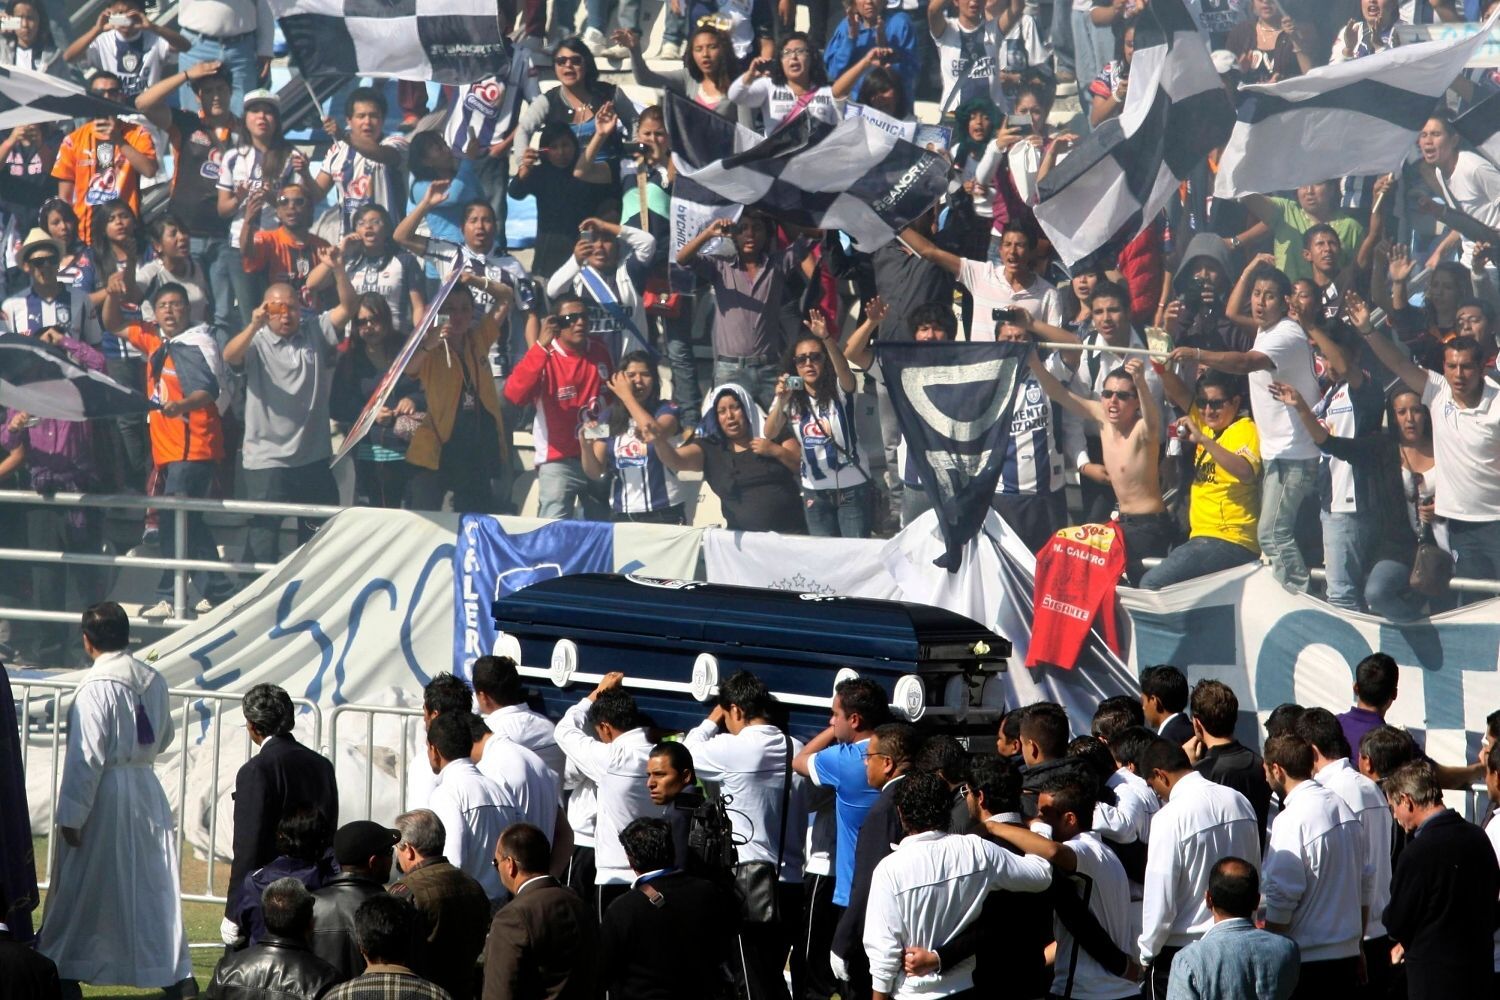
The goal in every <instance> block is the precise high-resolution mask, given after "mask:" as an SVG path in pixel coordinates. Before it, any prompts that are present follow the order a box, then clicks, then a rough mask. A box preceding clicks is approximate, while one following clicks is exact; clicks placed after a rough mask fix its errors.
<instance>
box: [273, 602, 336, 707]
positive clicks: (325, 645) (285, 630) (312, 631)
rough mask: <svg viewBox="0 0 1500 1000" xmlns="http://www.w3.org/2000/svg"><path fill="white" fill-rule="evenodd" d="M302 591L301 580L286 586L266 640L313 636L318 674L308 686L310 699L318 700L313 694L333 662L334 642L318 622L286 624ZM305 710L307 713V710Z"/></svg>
mask: <svg viewBox="0 0 1500 1000" xmlns="http://www.w3.org/2000/svg"><path fill="white" fill-rule="evenodd" d="M301 589H302V581H301V580H293V581H292V582H291V583H289V584H287V585H286V589H285V590H283V591H282V592H281V601H280V602H279V603H278V604H277V605H276V624H275V625H273V626H271V631H269V632H267V633H266V638H267V639H280V638H282V637H283V636H289V635H296V634H297V633H298V632H306V633H308V634H309V635H311V636H312V639H313V642H316V643H317V644H318V673H317V677H315V678H314V679H313V682H312V684H310V685H308V691H309V694H308V697H309V698H312V699H314V700H316V697H317V696H316V695H315V694H312V693H311V692H313V691H314V690H317V689H319V687H320V684H321V681H320V678H322V676H323V672H324V671H326V670H327V669H328V665H329V664H330V663H332V662H333V640H332V639H330V638H328V633H327V632H324V631H323V626H322V625H321V624H320V623H319V622H317V621H316V620H308V621H301V622H298V623H297V624H295V625H286V624H284V623H285V622H286V619H287V616H288V615H290V614H291V613H292V602H293V601H295V600H296V599H297V591H299V590H301ZM303 710H304V711H306V709H305V708H304V709H303Z"/></svg>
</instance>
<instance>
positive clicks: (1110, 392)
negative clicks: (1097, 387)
mask: <svg viewBox="0 0 1500 1000" xmlns="http://www.w3.org/2000/svg"><path fill="white" fill-rule="evenodd" d="M1099 398H1100V399H1134V398H1135V393H1133V392H1131V391H1130V390H1128V389H1104V390H1102V391H1101V392H1100V393H1099Z"/></svg>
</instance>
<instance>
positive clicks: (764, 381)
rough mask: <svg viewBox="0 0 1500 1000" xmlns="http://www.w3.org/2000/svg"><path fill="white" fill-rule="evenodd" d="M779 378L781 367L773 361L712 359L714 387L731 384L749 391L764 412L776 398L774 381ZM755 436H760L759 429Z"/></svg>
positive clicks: (756, 429) (756, 430)
mask: <svg viewBox="0 0 1500 1000" xmlns="http://www.w3.org/2000/svg"><path fill="white" fill-rule="evenodd" d="M779 378H781V365H780V364H778V363H777V362H775V361H743V360H740V359H738V358H734V359H731V358H715V359H714V385H715V386H721V385H723V384H724V383H726V382H733V383H735V384H736V385H739V386H741V387H742V388H744V389H746V390H747V391H749V393H750V395H751V397H752V398H753V399H754V400H755V401H756V402H757V403H759V404H760V405H761V408H762V409H765V410H769V409H770V408H771V400H772V399H774V398H775V396H776V380H777V379H779ZM755 434H756V436H757V437H758V436H759V435H760V428H759V427H757V428H755Z"/></svg>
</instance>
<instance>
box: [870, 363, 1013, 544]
mask: <svg viewBox="0 0 1500 1000" xmlns="http://www.w3.org/2000/svg"><path fill="white" fill-rule="evenodd" d="M1030 350H1031V345H1030V344H1026V343H1012V342H1009V341H999V342H995V343H969V344H965V343H954V342H944V341H928V342H916V341H913V342H909V343H900V342H897V343H888V342H881V343H878V344H876V345H875V356H876V358H877V359H878V360H879V362H880V371H881V374H882V377H883V378H884V379H885V385H886V388H887V389H888V390H889V391H890V395H891V405H892V406H893V407H895V410H896V422H897V423H898V424H900V425H901V435H902V436H903V437H904V438H905V439H906V447H907V452H908V454H909V455H910V456H911V460H912V463H913V465H915V466H916V469H917V477H918V478H919V479H920V480H921V481H922V488H923V489H925V490H926V491H927V495H928V497H930V498H931V499H932V505H933V508H934V509H935V510H936V511H937V515H938V527H939V528H940V529H941V530H942V533H943V541H944V542H945V543H946V547H947V551H946V553H945V554H944V556H943V557H942V558H941V559H940V560H938V565H939V566H942V567H943V568H945V569H947V570H948V571H949V572H954V571H956V570H957V569H958V563H959V554H960V552H961V551H962V550H963V547H964V546H965V545H966V544H967V543H968V542H969V541H970V540H971V539H973V538H974V536H975V535H977V534H978V533H979V530H980V529H981V528H983V527H984V520H985V516H986V515H987V514H988V513H989V510H990V497H992V496H994V494H995V484H996V483H998V482H999V481H1000V469H1001V465H1002V464H1003V462H1004V460H1005V450H1006V448H1005V446H1006V441H1007V438H1008V437H1009V435H1010V426H1011V421H1010V414H1011V409H1012V408H1013V407H1014V405H1015V400H1016V393H1017V391H1018V389H1019V388H1020V386H1021V383H1022V381H1023V379H1024V378H1025V375H1026V372H1025V368H1026V354H1027V352H1028V351H1030Z"/></svg>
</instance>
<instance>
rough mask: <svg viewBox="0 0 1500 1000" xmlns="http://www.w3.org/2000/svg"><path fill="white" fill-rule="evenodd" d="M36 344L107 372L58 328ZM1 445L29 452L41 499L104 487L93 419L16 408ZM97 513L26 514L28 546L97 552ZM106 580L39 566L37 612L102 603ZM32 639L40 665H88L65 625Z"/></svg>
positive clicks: (82, 570) (86, 570)
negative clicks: (52, 416) (35, 414)
mask: <svg viewBox="0 0 1500 1000" xmlns="http://www.w3.org/2000/svg"><path fill="white" fill-rule="evenodd" d="M38 339H40V340H41V341H42V342H44V343H47V344H52V345H54V346H56V347H60V348H62V350H64V351H66V352H67V353H68V355H69V356H70V357H72V358H73V360H74V361H77V362H78V363H79V364H81V365H83V366H84V367H85V368H89V369H91V370H93V371H98V372H102V371H104V355H102V354H100V353H99V351H98V350H96V349H95V348H93V347H90V346H89V345H87V344H85V343H82V342H80V341H77V340H74V339H73V338H72V337H67V336H64V335H63V334H61V333H59V332H58V331H57V330H48V331H46V332H44V333H41V334H39V335H38ZM0 447H4V448H5V449H6V450H7V451H10V450H14V449H16V448H18V447H19V448H25V450H26V459H25V462H24V464H23V465H22V467H21V469H20V473H21V476H22V477H23V479H24V481H25V483H26V485H27V486H28V487H29V488H30V489H33V490H36V491H37V492H38V493H44V494H50V493H59V492H63V493H70V492H85V491H87V490H91V489H94V488H96V486H97V484H98V483H99V481H100V477H99V472H100V470H99V466H98V462H97V460H96V458H95V452H94V427H93V422H92V421H87V420H85V421H76V422H75V421H67V420H51V419H47V418H33V417H32V416H31V415H30V414H29V413H25V412H24V411H21V410H17V409H14V408H11V409H7V410H6V411H5V426H4V429H3V430H0ZM100 513H101V512H100V511H99V510H98V509H97V508H88V507H62V506H52V505H38V506H37V507H34V508H30V509H28V510H27V511H26V542H27V545H28V546H30V547H31V548H33V549H46V550H52V551H59V550H60V551H63V552H80V553H94V554H98V552H99V549H100V546H101V545H102V543H103V526H104V521H103V519H102V517H101V516H100ZM102 582H103V581H102V578H101V576H100V573H99V571H98V570H97V569H96V568H94V567H91V566H64V565H60V564H48V563H34V564H33V565H32V567H31V594H32V607H34V608H37V609H39V610H56V609H58V608H81V607H87V606H89V605H91V604H95V603H97V602H99V601H101V600H103V599H104V592H103V590H102ZM30 632H31V635H32V637H33V638H32V641H31V642H30V643H28V644H24V645H23V648H24V649H25V650H26V652H27V657H26V658H27V659H28V660H30V661H31V662H33V663H36V664H38V665H41V666H49V667H63V666H85V665H86V664H85V663H82V662H75V661H77V660H78V657H79V655H80V654H79V651H77V650H75V649H73V630H72V628H71V627H70V626H68V625H67V624H65V623H61V622H37V623H34V624H33V626H32V628H31V629H30Z"/></svg>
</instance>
